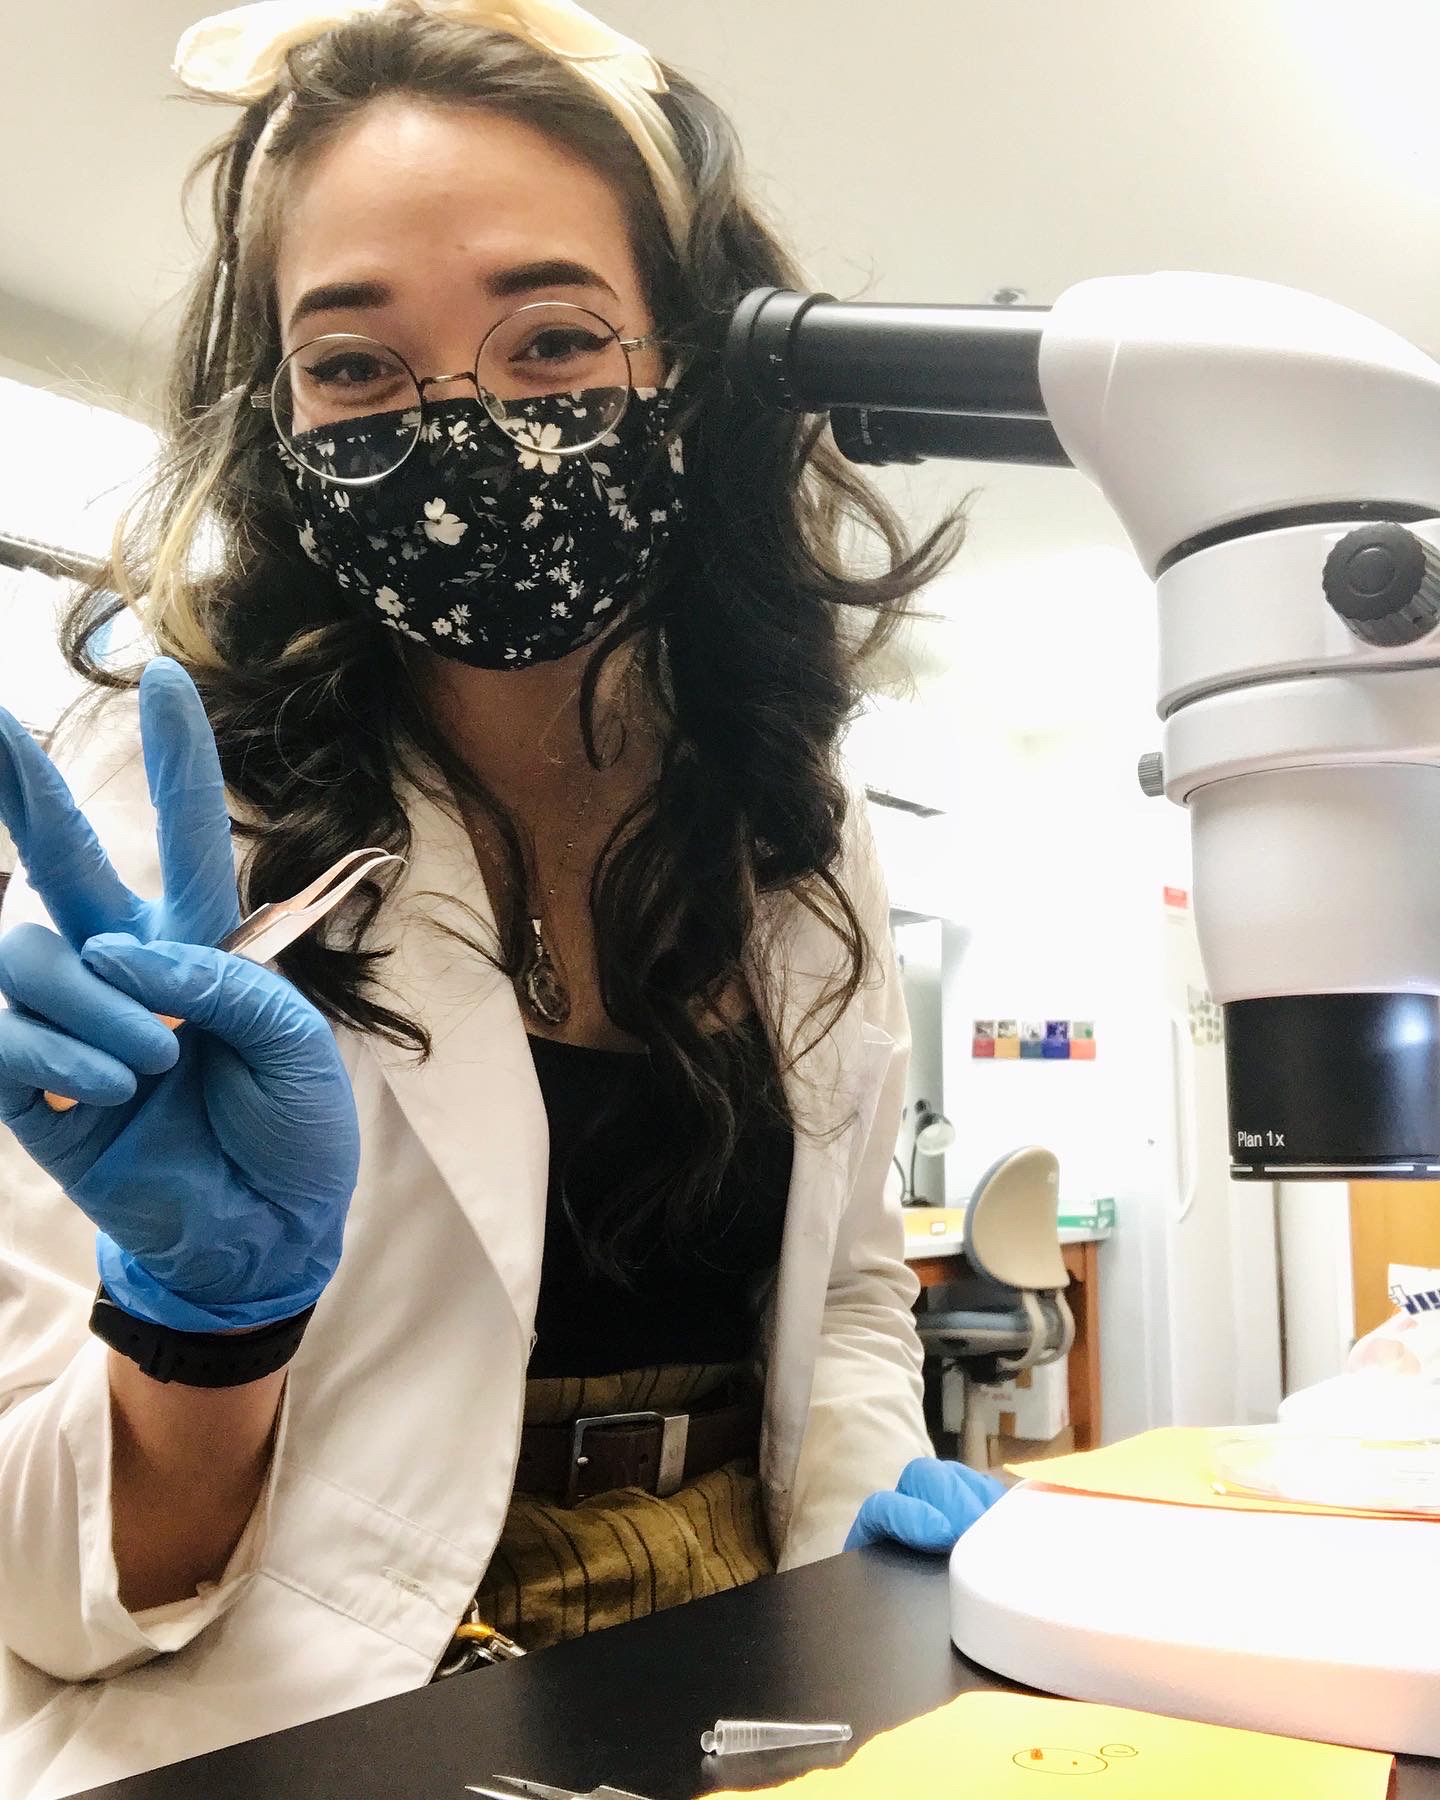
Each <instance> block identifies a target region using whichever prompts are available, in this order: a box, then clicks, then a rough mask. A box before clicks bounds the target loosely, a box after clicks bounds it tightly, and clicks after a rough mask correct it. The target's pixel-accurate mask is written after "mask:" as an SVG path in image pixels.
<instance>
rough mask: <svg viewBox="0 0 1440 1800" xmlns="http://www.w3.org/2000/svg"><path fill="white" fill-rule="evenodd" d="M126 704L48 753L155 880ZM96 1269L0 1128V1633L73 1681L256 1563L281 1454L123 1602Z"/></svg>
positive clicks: (189, 1623)
mask: <svg viewBox="0 0 1440 1800" xmlns="http://www.w3.org/2000/svg"><path fill="white" fill-rule="evenodd" d="M122 706H123V703H119V702H117V703H112V705H110V706H107V708H106V709H105V716H104V718H103V720H102V722H101V725H100V726H99V727H98V728H96V729H92V730H91V731H90V732H89V733H87V736H86V739H85V749H84V752H83V754H81V755H79V756H77V757H76V758H75V759H73V761H71V762H69V763H68V764H67V761H66V759H65V758H63V757H61V758H58V759H57V760H60V761H61V764H62V767H64V768H65V772H66V774H67V776H68V778H69V780H70V783H71V787H72V790H73V791H74V792H75V794H76V797H77V799H78V800H79V801H80V802H81V804H82V806H83V807H84V810H85V812H86V813H87V815H88V816H89V818H90V820H91V822H92V824H94V826H95V828H96V831H97V833H98V835H99V836H100V838H101V841H102V842H103V843H105V844H106V846H107V848H109V849H110V850H111V853H112V860H114V861H115V862H116V865H117V867H118V868H119V869H120V872H121V874H122V875H123V876H124V877H125V878H126V879H127V880H129V881H131V883H132V884H133V885H135V886H136V887H137V888H138V889H140V891H153V887H152V884H153V883H154V881H155V880H156V879H157V876H156V871H155V864H154V829H153V815H152V814H151V812H150V809H149V805H148V799H147V796H146V792H145V781H144V776H143V772H142V771H141V768H140V761H139V749H138V741H137V738H136V734H135V728H134V715H133V703H132V705H131V709H130V713H129V719H128V721H127V719H126V718H125V716H124V713H123V712H122ZM127 727H128V729H127ZM127 738H128V742H127V741H126V740H127ZM24 919H32V920H37V921H39V922H42V923H43V922H46V921H45V913H44V909H43V907H41V905H40V904H39V902H38V900H37V899H36V897H35V895H34V894H33V893H32V892H31V891H30V889H29V888H28V886H27V885H26V883H25V880H24V877H23V875H21V874H17V875H16V876H15V877H14V878H13V879H12V881H11V883H10V886H9V888H8V890H7V891H6V895H5V903H4V908H3V912H0V928H7V929H8V928H9V927H10V926H11V925H14V924H17V923H19V922H20V921H21V920H24ZM95 1281H96V1274H95V1232H94V1228H93V1226H91V1224H90V1222H89V1221H88V1220H87V1219H86V1218H85V1216H84V1215H83V1214H82V1213H81V1212H80V1210H79V1209H78V1208H77V1207H76V1206H75V1205H74V1204H73V1203H72V1202H71V1201H70V1200H69V1199H68V1198H67V1197H66V1195H65V1194H64V1193H63V1191H62V1190H61V1189H60V1188H59V1187H58V1186H57V1184H56V1183H55V1182H53V1181H52V1180H51V1179H50V1177H49V1176H48V1175H46V1174H45V1173H44V1172H43V1171H42V1170H41V1169H40V1168H38V1167H37V1166H36V1164H35V1163H33V1162H32V1161H31V1160H30V1158H29V1157H28V1156H27V1155H26V1154H25V1152H24V1151H23V1150H22V1149H21V1148H20V1146H19V1144H18V1143H17V1142H16V1141H15V1139H14V1138H13V1137H12V1136H11V1134H10V1133H9V1132H8V1131H6V1130H4V1128H3V1127H0V1568H3V1570H4V1571H5V1576H4V1580H3V1581H0V1643H3V1644H5V1645H6V1646H7V1647H8V1648H9V1649H11V1650H13V1651H14V1652H15V1653H16V1654H17V1655H19V1656H21V1657H23V1658H25V1660H26V1661H27V1662H30V1663H33V1664H34V1665H35V1666H36V1667H37V1668H40V1669H42V1670H44V1671H45V1672H46V1673H47V1674H50V1675H53V1676H56V1677H59V1678H60V1679H62V1680H68V1681H81V1680H88V1679H91V1678H93V1677H96V1676H106V1675H114V1674H118V1673H120V1672H121V1671H122V1670H125V1669H129V1668H134V1667H135V1666H136V1665H138V1664H140V1663H142V1662H146V1661H148V1660H149V1659H150V1658H151V1657H154V1656H156V1655H159V1654H161V1653H162V1652H165V1651H171V1650H178V1649H179V1648H180V1647H181V1646H182V1645H183V1644H185V1643H187V1642H188V1641H189V1640H190V1639H191V1638H193V1637H194V1636H195V1635H196V1633H197V1632H200V1631H202V1630H203V1629H204V1628H205V1626H206V1625H208V1624H209V1623H210V1622H211V1621H212V1620H213V1619H215V1618H217V1617H218V1616H219V1615H220V1614H221V1613H223V1612H224V1611H225V1610H226V1609H227V1608H228V1607H229V1606H230V1605H231V1604H232V1603H233V1601H234V1600H235V1599H236V1598H237V1597H238V1595H239V1593H240V1592H241V1591H242V1589H243V1587H244V1586H245V1584H246V1582H247V1580H248V1578H249V1577H250V1576H251V1575H252V1574H253V1573H254V1571H255V1570H256V1568H257V1567H258V1565H259V1557H260V1552H261V1549H262V1547H263V1543H264V1537H265V1527H266V1522H267V1519H268V1514H269V1504H270V1491H271V1487H272V1486H273V1482H274V1477H275V1468H276V1466H278V1463H279V1453H278V1448H277V1453H276V1456H275V1458H274V1461H273V1462H272V1466H271V1473H270V1477H269V1481H268V1482H267V1485H266V1488H265V1491H264V1493H263V1494H262V1496H261V1499H260V1501H259V1503H258V1504H257V1506H256V1508H255V1511H254V1513H253V1514H252V1516H251V1518H250V1521H249V1523H248V1524H247V1526H246V1529H245V1531H244V1533H243V1535H242V1537H241V1539H240V1542H239V1543H238V1545H237V1546H236V1548H235V1551H234V1553H233V1555H232V1556H231V1558H230V1561H229V1564H228V1566H227V1567H226V1569H225V1570H224V1572H223V1574H222V1576H221V1578H220V1580H219V1581H218V1582H215V1583H213V1584H208V1585H207V1586H206V1587H205V1588H204V1589H203V1590H202V1591H201V1592H200V1593H198V1594H197V1595H196V1596H195V1597H194V1598H192V1599H188V1600H183V1601H179V1602H177V1603H175V1604H173V1605H169V1606H162V1607H154V1608H151V1609H149V1610H147V1611H145V1612H139V1613H132V1612H129V1611H127V1609H126V1608H125V1607H124V1606H122V1605H121V1603H120V1597H119V1583H118V1577H117V1574H116V1569H115V1559H114V1554H113V1551H112V1548H111V1513H110V1385H109V1373H108V1352H107V1351H106V1349H105V1346H104V1345H102V1344H101V1343H100V1342H99V1340H98V1339H96V1338H93V1337H92V1336H91V1335H90V1332H89V1326H88V1321H89V1316H90V1305H91V1302H92V1300H93V1298H94V1294H95ZM280 1430H281V1433H283V1431H284V1412H283V1409H282V1417H281V1424H280ZM278 1441H279V1440H278V1439H277V1444H278Z"/></svg>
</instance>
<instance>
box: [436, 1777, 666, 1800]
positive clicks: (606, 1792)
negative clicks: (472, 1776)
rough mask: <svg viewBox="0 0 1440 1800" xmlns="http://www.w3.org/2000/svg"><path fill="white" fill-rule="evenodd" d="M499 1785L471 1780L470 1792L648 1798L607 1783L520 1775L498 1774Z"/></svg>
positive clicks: (546, 1798)
mask: <svg viewBox="0 0 1440 1800" xmlns="http://www.w3.org/2000/svg"><path fill="white" fill-rule="evenodd" d="M495 1780H496V1781H497V1782H498V1783H499V1784H500V1785H499V1786H498V1787H488V1786H485V1785H477V1784H474V1783H467V1785H466V1788H465V1792H466V1793H467V1794H479V1795H480V1800H646V1797H645V1795H644V1794H632V1793H631V1792H630V1791H629V1789H628V1788H617V1787H608V1786H606V1785H604V1784H603V1783H602V1784H601V1786H599V1787H593V1788H584V1789H580V1788H567V1787H550V1786H549V1785H548V1784H547V1783H546V1782H543V1781H521V1780H520V1778H519V1776H518V1775H497V1776H496V1777H495Z"/></svg>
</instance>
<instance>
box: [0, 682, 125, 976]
mask: <svg viewBox="0 0 1440 1800" xmlns="http://www.w3.org/2000/svg"><path fill="white" fill-rule="evenodd" d="M0 818H3V819H4V821H5V827H6V830H7V831H9V833H10V835H11V837H12V838H14V840H15V848H16V850H18V851H19V853H20V860H21V862H22V863H23V864H24V865H25V873H26V874H27V875H28V876H29V877H30V885H31V887H33V888H34V890H35V892H36V893H37V894H38V895H39V896H40V898H41V900H42V901H43V902H44V903H45V910H46V911H47V912H48V913H49V915H50V917H51V918H52V919H53V920H54V921H55V923H56V925H57V926H58V927H59V929H60V930H61V931H62V932H63V933H64V934H65V936H66V937H67V938H68V939H69V940H70V942H71V943H72V944H73V945H74V946H75V948H76V949H77V950H78V949H79V947H80V946H81V944H83V943H84V942H85V940H86V938H88V937H91V936H93V935H94V933H95V932H97V931H126V930H131V929H134V928H136V927H138V926H139V924H140V922H141V920H142V919H143V918H144V915H145V908H144V904H143V902H141V901H140V900H137V899H136V897H135V895H134V894H132V893H131V892H130V890H129V888H127V887H126V886H125V884H124V882H123V881H121V879H120V877H119V876H118V875H117V874H116V873H115V871H114V869H112V868H111V866H110V859H109V858H108V857H107V856H106V854H105V852H104V851H103V850H102V849H101V847H100V843H99V840H98V839H97V838H96V836H95V833H94V832H93V831H92V830H91V829H90V824H89V821H88V820H87V819H86V818H85V816H84V814H83V813H81V812H80V811H79V810H78V808H77V807H76V805H75V801H74V799H73V797H72V796H71V793H70V790H69V788H68V787H67V786H66V785H65V781H64V778H63V777H62V776H61V774H60V771H59V770H58V769H57V768H56V767H55V765H54V763H52V762H51V760H50V758H49V757H48V756H47V755H46V754H45V752H44V751H43V750H42V749H41V748H40V746H39V745H38V744H37V743H36V742H35V740H34V738H33V737H31V735H30V733H29V732H28V731H27V730H26V729H25V727H24V726H23V725H22V724H21V723H20V721H19V720H18V719H17V718H15V717H14V716H13V715H12V714H10V713H8V712H6V711H5V710H4V708H3V707H0Z"/></svg>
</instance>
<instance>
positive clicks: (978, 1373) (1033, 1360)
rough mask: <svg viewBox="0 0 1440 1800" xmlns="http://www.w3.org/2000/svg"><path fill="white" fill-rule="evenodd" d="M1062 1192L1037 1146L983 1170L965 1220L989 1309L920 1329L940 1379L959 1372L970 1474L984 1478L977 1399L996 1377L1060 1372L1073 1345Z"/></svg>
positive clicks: (923, 1323) (922, 1322) (1047, 1155)
mask: <svg viewBox="0 0 1440 1800" xmlns="http://www.w3.org/2000/svg"><path fill="white" fill-rule="evenodd" d="M1059 1185H1060V1165H1059V1162H1058V1161H1057V1159H1056V1157H1055V1155H1054V1153H1053V1152H1052V1151H1049V1150H1042V1149H1041V1148H1039V1146H1038V1145H1033V1144H1032V1145H1029V1146H1027V1147H1026V1148H1025V1149H1022V1150H1012V1151H1011V1152H1010V1153H1009V1154H1008V1155H1007V1156H1002V1157H1001V1158H1000V1160H999V1161H998V1162H997V1163H994V1164H993V1165H992V1166H991V1167H990V1168H989V1169H987V1170H986V1171H985V1173H984V1175H982V1176H981V1178H980V1181H979V1183H978V1184H977V1186H976V1188H975V1192H974V1194H973V1195H972V1196H971V1200H970V1204H969V1206H968V1207H967V1209H966V1212H965V1259H966V1261H967V1262H968V1263H969V1264H970V1267H971V1268H972V1269H973V1270H974V1271H975V1274H976V1275H977V1276H979V1277H980V1278H981V1281H980V1286H981V1293H982V1295H983V1297H984V1298H985V1299H986V1301H987V1302H989V1304H986V1305H984V1306H980V1307H976V1308H973V1309H971V1310H966V1311H958V1312H936V1313H929V1314H926V1315H923V1316H922V1317H921V1318H920V1319H919V1320H918V1321H917V1324H918V1325H919V1328H920V1338H921V1342H922V1343H923V1344H924V1346H925V1351H926V1354H927V1355H928V1356H934V1357H935V1358H936V1359H937V1360H938V1361H939V1363H940V1365H941V1369H942V1373H943V1371H944V1370H945V1369H948V1368H958V1369H959V1370H960V1371H961V1374H962V1376H963V1379H964V1383H965V1419H964V1427H963V1430H962V1434H961V1443H960V1457H961V1460H962V1461H963V1462H966V1463H969V1464H970V1465H971V1467H972V1468H977V1469H983V1468H984V1467H985V1465H986V1460H987V1459H986V1444H985V1432H984V1428H983V1423H982V1421H981V1419H980V1416H979V1408H978V1407H977V1406H976V1404H975V1400H976V1395H975V1389H976V1388H977V1387H980V1386H983V1385H984V1384H985V1382H986V1381H993V1380H995V1378H996V1376H997V1375H999V1374H1002V1373H1003V1374H1005V1375H1015V1374H1018V1373H1019V1372H1020V1370H1022V1369H1032V1368H1036V1367H1038V1366H1039V1365H1041V1364H1042V1363H1051V1362H1058V1361H1059V1360H1060V1358H1061V1357H1062V1356H1067V1355H1068V1354H1069V1351H1070V1346H1071V1344H1072V1343H1074V1341H1075V1320H1074V1316H1073V1315H1072V1313H1071V1311H1070V1307H1069V1304H1068V1302H1067V1301H1066V1299H1065V1294H1064V1289H1065V1288H1066V1287H1067V1286H1068V1285H1069V1281H1070V1277H1069V1276H1068V1275H1067V1274H1066V1272H1065V1261H1064V1258H1063V1257H1062V1256H1061V1254H1060V1227H1059V1223H1058V1217H1057V1208H1056V1200H1057V1198H1058V1190H1059Z"/></svg>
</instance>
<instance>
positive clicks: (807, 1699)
mask: <svg viewBox="0 0 1440 1800" xmlns="http://www.w3.org/2000/svg"><path fill="white" fill-rule="evenodd" d="M997 1686H1011V1687H1013V1686H1014V1684H1013V1683H999V1682H995V1681H992V1680H991V1679H990V1677H989V1676H987V1675H986V1674H985V1673H984V1672H983V1671H982V1670H980V1669H977V1668H975V1667H974V1666H973V1665H972V1664H970V1663H968V1662H966V1661H965V1659H964V1658H963V1657H961V1656H959V1655H958V1654H957V1653H956V1652H955V1651H954V1650H953V1649H952V1648H951V1645H950V1632H949V1588H948V1583H947V1581H946V1563H945V1559H944V1558H943V1557H921V1556H915V1555H912V1554H911V1553H910V1552H908V1551H904V1550H898V1549H894V1548H892V1547H877V1548H875V1549H873V1550H862V1551H859V1552H857V1553H855V1554H852V1555H850V1556H837V1557H833V1558H832V1559H831V1560H830V1561H829V1562H823V1563H816V1564H814V1565H812V1566H811V1567H810V1568H808V1569H797V1570H795V1571H794V1572H793V1573H792V1574H789V1575H776V1576H771V1577H769V1578H768V1579H766V1580H762V1581H757V1582H754V1583H752V1584H751V1586H749V1587H745V1588H739V1589H737V1590H736V1591H735V1592H733V1593H729V1594H718V1595H716V1596H715V1598H714V1599H712V1600H698V1601H694V1602H692V1603H691V1604H690V1605H689V1606H680V1607H677V1608H675V1610H674V1611H673V1612H667V1613H659V1614H657V1615H656V1616H655V1617H654V1618H651V1619H642V1620H639V1621H638V1622H637V1623H636V1624H634V1625H619V1626H616V1627H615V1628H614V1629H613V1630H611V1631H602V1632H599V1633H597V1635H596V1636H594V1637H592V1638H582V1639H580V1640H579V1641H578V1642H576V1643H571V1644H560V1645H557V1646H556V1648H555V1649H553V1650H546V1651H544V1652H542V1653H541V1654H540V1655H538V1656H533V1657H529V1658H527V1659H526V1660H525V1661H524V1662H518V1663H511V1664H509V1665H508V1666H506V1667H501V1668H494V1669H478V1670H476V1671H475V1672H474V1673H473V1674H470V1675H461V1676H458V1677H456V1678H455V1679H454V1680H451V1681H443V1682H440V1683H438V1684H437V1685H435V1686H433V1687H427V1688H420V1689H419V1690H417V1691H416V1692H415V1693H413V1694H401V1695H399V1696H398V1697H397V1698H395V1699H393V1700H381V1701H379V1702H378V1703H376V1704H375V1705H373V1706H365V1707H359V1708H357V1709H356V1710H355V1711H353V1712H348V1713H341V1714H340V1715H339V1716H338V1717H336V1718H333V1719H321V1720H319V1721H317V1722H316V1723H315V1724H313V1725H302V1726H299V1727H297V1728H296V1729H295V1730H293V1731H286V1732H280V1733H277V1734H276V1735H275V1736H274V1737H268V1738H257V1739H256V1740H254V1741H253V1742H251V1743H248V1744H237V1745H236V1746H235V1747H234V1748H233V1749H230V1750H220V1751H217V1752H215V1754H213V1755H211V1756H202V1757H196V1758H195V1759H194V1760H193V1761H190V1762H185V1763H177V1764H175V1765H174V1766H173V1767H172V1768H170V1769H157V1770H155V1771H154V1772H153V1773H151V1774H149V1775H137V1776H135V1777H133V1778H132V1779H131V1780H130V1781H122V1782H115V1783H112V1784H111V1785H109V1786H107V1787H103V1788H96V1789H93V1790H92V1793H91V1795H90V1797H89V1800H102V1797H103V1800H340V1797H341V1796H343V1800H465V1796H464V1792H463V1788H464V1784H465V1783H466V1782H467V1781H483V1780H484V1779H485V1778H486V1777H487V1776H491V1775H520V1776H525V1777H528V1778H529V1779H531V1780H536V1781H549V1782H554V1783H556V1784H557V1785H563V1786H567V1787H573V1788H579V1789H584V1788H586V1787H588V1786H590V1785H592V1784H593V1783H595V1782H597V1781H601V1780H605V1781H610V1782H613V1783H615V1784H616V1785H617V1786H619V1787H623V1788H630V1789H632V1790H633V1791H634V1792H635V1793H637V1794H645V1795H649V1796H652V1797H653V1800H691V1797H692V1796H694V1795H699V1794H704V1793H705V1792H706V1790H707V1789H710V1788H716V1787H728V1786H736V1787H739V1786H756V1787H759V1786H764V1785H766V1784H767V1783H769V1782H773V1781H778V1780H781V1779H782V1778H783V1777H785V1776H787V1775H792V1774H798V1773H800V1772H801V1770H802V1769H804V1768H807V1767H815V1766H818V1765H819V1764H820V1763H821V1762H823V1761H825V1760H834V1761H840V1760H843V1756H842V1755H840V1754H837V1753H835V1752H831V1753H830V1756H829V1757H828V1758H827V1757H826V1756H825V1754H824V1753H820V1754H817V1753H816V1752H815V1751H791V1752H789V1753H788V1755H786V1756H754V1757H744V1758H740V1759H732V1761H731V1762H730V1763H729V1764H728V1765H724V1766H720V1765H717V1763H716V1760H715V1759H714V1758H707V1757H704V1756H702V1755H701V1754H700V1749H699V1740H700V1733H701V1732H702V1731H703V1730H705V1729H706V1728H707V1727H708V1726H710V1725H713V1724H714V1722H715V1720H716V1718H717V1717H720V1716H722V1715H726V1716H735V1717H744V1716H746V1715H749V1716H750V1717H758V1718H765V1717H767V1716H768V1717H771V1718H782V1719H783V1718H796V1719H806V1718H809V1719H848V1720H849V1722H850V1723H851V1724H852V1725H853V1726H854V1728H855V1737H856V1741H857V1742H860V1741H863V1740H864V1739H865V1738H868V1737H873V1736H874V1734H875V1733H876V1732H877V1731H883V1730H884V1729H885V1728H886V1727H888V1726H891V1725H898V1724H900V1723H901V1722H902V1721H903V1720H905V1719H911V1718H914V1717H916V1716H917V1715H918V1714H920V1713H923V1712H929V1711H930V1710H931V1709H932V1708H934V1707H936V1706H940V1705H943V1703H944V1702H945V1701H946V1700H949V1699H950V1698H951V1697H952V1696H953V1695H955V1694H958V1693H960V1692H962V1691H963V1690H964V1689H966V1688H977V1687H980V1688H983V1687H997ZM956 1778H957V1787H956V1792H957V1793H959V1792H963V1791H964V1782H963V1771H960V1770H957V1774H956ZM887 1800H889V1797H888V1796H887ZM914 1800H924V1796H915V1797H914ZM1037 1800H1041V1797H1040V1796H1038V1795H1037ZM1157 1800H1158V1797H1157ZM1285 1800H1299V1797H1298V1796H1294V1797H1291V1796H1286V1797H1285ZM1395 1800H1440V1763H1433V1762H1420V1761H1418V1760H1416V1759H1414V1758H1409V1759H1404V1760H1403V1766H1402V1768H1401V1771H1400V1776H1399V1784H1398V1786H1397V1788H1396V1790H1395Z"/></svg>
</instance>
